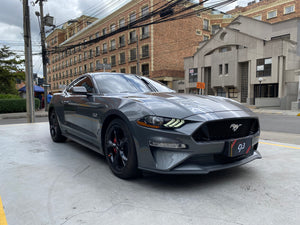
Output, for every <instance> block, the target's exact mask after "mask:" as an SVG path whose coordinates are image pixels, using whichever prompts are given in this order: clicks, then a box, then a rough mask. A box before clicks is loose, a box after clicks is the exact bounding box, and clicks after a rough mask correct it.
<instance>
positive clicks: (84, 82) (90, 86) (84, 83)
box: [68, 77, 96, 93]
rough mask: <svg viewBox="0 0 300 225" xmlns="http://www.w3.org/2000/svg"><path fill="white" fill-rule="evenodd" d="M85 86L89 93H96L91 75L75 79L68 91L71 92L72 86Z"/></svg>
mask: <svg viewBox="0 0 300 225" xmlns="http://www.w3.org/2000/svg"><path fill="white" fill-rule="evenodd" d="M79 86H83V87H85V88H86V90H87V92H88V93H95V92H96V90H95V88H94V85H93V82H92V81H91V79H90V78H89V77H84V78H81V79H79V80H78V81H77V82H76V81H75V82H74V83H73V84H72V85H70V87H69V88H68V92H71V89H72V87H79Z"/></svg>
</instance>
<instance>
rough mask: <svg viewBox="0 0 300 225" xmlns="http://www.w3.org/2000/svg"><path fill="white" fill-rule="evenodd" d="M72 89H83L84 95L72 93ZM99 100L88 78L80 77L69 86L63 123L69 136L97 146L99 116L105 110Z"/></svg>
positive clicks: (95, 89)
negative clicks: (64, 122)
mask: <svg viewBox="0 0 300 225" xmlns="http://www.w3.org/2000/svg"><path fill="white" fill-rule="evenodd" d="M73 87H84V88H85V90H86V93H78V92H74V91H73V89H74V88H73ZM99 98H101V96H100V95H99V93H98V91H97V88H96V87H95V85H94V83H93V80H92V79H91V77H89V76H84V77H82V78H81V79H79V80H78V81H77V82H75V83H74V85H72V86H70V87H69V90H68V95H66V97H65V98H64V113H65V121H66V124H67V127H68V132H69V134H71V135H74V136H76V137H77V138H79V139H82V141H87V142H90V143H91V144H93V145H95V146H98V145H99V141H100V138H99V134H100V128H101V121H100V120H101V114H102V113H103V110H104V109H105V108H106V107H105V104H103V103H101V100H100V101H99Z"/></svg>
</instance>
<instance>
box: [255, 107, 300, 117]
mask: <svg viewBox="0 0 300 225" xmlns="http://www.w3.org/2000/svg"><path fill="white" fill-rule="evenodd" d="M250 109H251V110H252V111H253V112H255V113H259V114H262V113H266V114H277V115H285V116H300V111H292V110H279V109H267V108H260V109H253V108H250Z"/></svg>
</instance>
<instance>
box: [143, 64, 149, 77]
mask: <svg viewBox="0 0 300 225" xmlns="http://www.w3.org/2000/svg"><path fill="white" fill-rule="evenodd" d="M142 75H143V76H149V64H143V65H142Z"/></svg>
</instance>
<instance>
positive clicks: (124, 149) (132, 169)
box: [104, 119, 139, 179]
mask: <svg viewBox="0 0 300 225" xmlns="http://www.w3.org/2000/svg"><path fill="white" fill-rule="evenodd" d="M104 149H105V156H106V160H107V163H108V165H109V167H110V169H111V171H112V172H113V173H114V174H115V175H116V176H117V177H120V178H123V179H128V178H134V177H136V176H137V175H138V174H139V171H138V169H137V156H136V150H135V145H134V141H133V138H132V135H131V134H130V131H129V129H128V127H127V125H126V124H125V122H124V121H123V120H121V119H114V120H113V121H112V122H111V123H110V124H109V125H108V128H107V130H106V134H105V148H104Z"/></svg>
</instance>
